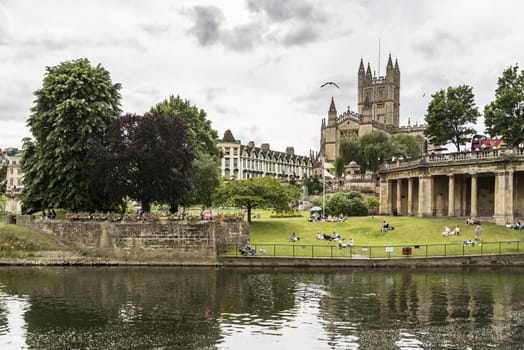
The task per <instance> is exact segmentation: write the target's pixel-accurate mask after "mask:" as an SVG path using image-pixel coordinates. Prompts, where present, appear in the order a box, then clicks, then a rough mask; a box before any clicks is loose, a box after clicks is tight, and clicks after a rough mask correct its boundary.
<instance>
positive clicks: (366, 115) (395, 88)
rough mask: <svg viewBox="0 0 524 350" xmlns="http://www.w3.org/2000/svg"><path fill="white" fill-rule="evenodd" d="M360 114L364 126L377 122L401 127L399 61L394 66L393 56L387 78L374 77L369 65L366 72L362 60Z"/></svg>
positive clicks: (388, 67) (359, 74) (359, 76)
mask: <svg viewBox="0 0 524 350" xmlns="http://www.w3.org/2000/svg"><path fill="white" fill-rule="evenodd" d="M358 112H359V114H360V115H361V120H362V123H363V124H371V123H373V122H376V123H379V124H382V125H383V126H385V127H388V126H390V127H399V122H400V118H399V114H400V69H399V67H398V61H397V60H395V65H393V62H392V60H391V54H390V55H389V58H388V63H387V66H386V76H379V77H377V76H373V75H372V74H371V66H370V64H369V63H368V66H367V69H366V71H364V62H363V60H362V59H361V60H360V66H359V69H358Z"/></svg>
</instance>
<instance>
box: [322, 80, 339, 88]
mask: <svg viewBox="0 0 524 350" xmlns="http://www.w3.org/2000/svg"><path fill="white" fill-rule="evenodd" d="M326 85H335V86H336V87H337V89H340V88H339V87H338V85H337V84H336V83H334V82H332V81H328V82H327V83H324V84H322V85H320V87H321V88H323V87H324V86H326Z"/></svg>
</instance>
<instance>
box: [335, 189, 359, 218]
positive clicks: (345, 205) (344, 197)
mask: <svg viewBox="0 0 524 350" xmlns="http://www.w3.org/2000/svg"><path fill="white" fill-rule="evenodd" d="M326 213H328V214H329V215H340V214H344V215H348V216H363V215H367V213H368V208H367V206H366V203H365V202H364V199H363V197H362V194H361V193H360V192H356V191H351V192H349V193H344V192H339V193H335V194H334V195H332V196H329V197H328V200H327V203H326Z"/></svg>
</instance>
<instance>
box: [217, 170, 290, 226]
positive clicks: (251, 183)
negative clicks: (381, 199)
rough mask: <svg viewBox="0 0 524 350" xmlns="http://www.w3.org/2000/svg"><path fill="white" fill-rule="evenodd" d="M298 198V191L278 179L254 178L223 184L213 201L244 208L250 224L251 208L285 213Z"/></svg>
mask: <svg viewBox="0 0 524 350" xmlns="http://www.w3.org/2000/svg"><path fill="white" fill-rule="evenodd" d="M299 198H300V190H299V189H298V188H297V187H296V186H285V185H283V184H282V183H281V181H280V180H279V179H275V178H271V177H255V178H251V179H247V180H233V181H229V182H226V183H223V184H222V185H221V186H220V187H219V189H218V191H217V193H216V197H215V200H216V203H217V204H225V205H231V206H234V207H237V208H241V207H244V208H246V210H247V219H248V222H251V211H252V209H253V208H274V209H275V210H277V211H287V210H289V208H290V206H289V205H290V204H291V203H293V202H296V201H297V200H298V199H299Z"/></svg>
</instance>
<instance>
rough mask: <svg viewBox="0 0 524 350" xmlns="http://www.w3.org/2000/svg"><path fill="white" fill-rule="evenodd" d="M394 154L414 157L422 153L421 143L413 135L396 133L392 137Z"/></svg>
mask: <svg viewBox="0 0 524 350" xmlns="http://www.w3.org/2000/svg"><path fill="white" fill-rule="evenodd" d="M390 142H391V148H392V150H393V155H395V156H396V157H404V158H413V157H419V156H420V154H421V149H420V145H419V144H418V143H417V139H415V138H414V137H413V136H411V135H406V134H395V135H393V136H391V139H390Z"/></svg>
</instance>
